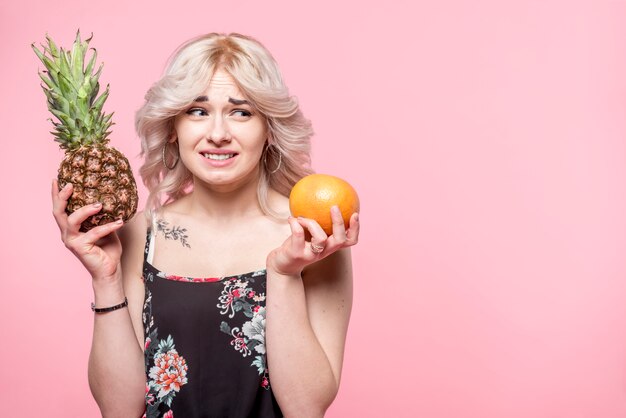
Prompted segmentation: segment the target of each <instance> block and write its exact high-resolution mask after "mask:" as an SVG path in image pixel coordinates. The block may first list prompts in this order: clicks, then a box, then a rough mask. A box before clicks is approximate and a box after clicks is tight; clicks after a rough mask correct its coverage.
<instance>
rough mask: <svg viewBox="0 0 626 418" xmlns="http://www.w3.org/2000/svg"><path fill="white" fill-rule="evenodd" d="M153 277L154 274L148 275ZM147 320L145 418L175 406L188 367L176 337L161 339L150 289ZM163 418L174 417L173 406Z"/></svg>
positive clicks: (145, 303) (145, 306) (156, 417)
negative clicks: (173, 402) (155, 321)
mask: <svg viewBox="0 0 626 418" xmlns="http://www.w3.org/2000/svg"><path fill="white" fill-rule="evenodd" d="M145 279H147V280H152V279H153V277H149V278H145ZM143 323H144V326H145V327H146V329H145V334H146V335H148V337H146V340H145V345H144V349H145V362H146V370H148V381H147V384H146V395H145V396H146V413H145V414H144V417H145V418H158V417H159V407H160V406H161V405H166V406H167V407H171V406H172V401H173V399H174V397H175V396H176V393H177V392H179V391H180V389H181V387H182V386H183V385H185V384H187V382H188V381H187V371H188V369H189V368H188V366H187V362H186V360H185V358H184V357H183V356H181V355H180V354H179V353H178V351H177V350H176V347H175V345H174V339H173V338H172V336H171V335H168V336H167V338H165V339H159V338H158V329H157V328H156V327H154V318H153V316H152V294H151V293H150V291H149V290H147V289H146V299H145V302H144V309H143ZM162 417H163V418H173V417H174V413H173V412H172V410H171V409H170V410H169V411H167V412H166V413H165V414H164V415H163V416H162Z"/></svg>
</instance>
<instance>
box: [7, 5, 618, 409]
mask: <svg viewBox="0 0 626 418" xmlns="http://www.w3.org/2000/svg"><path fill="white" fill-rule="evenodd" d="M127 3H128V4H127ZM60 15H62V16H63V17H62V18H59V17H58V16H60ZM78 27H80V28H81V29H82V30H83V32H85V33H89V32H91V31H93V32H94V34H95V36H94V41H93V45H94V46H96V47H97V48H98V49H99V52H100V58H101V59H103V60H104V62H105V69H104V73H103V76H102V79H103V81H104V82H109V83H111V96H110V100H109V103H108V107H107V108H108V110H109V111H111V110H115V119H114V120H115V122H116V125H115V127H114V134H113V136H112V142H113V144H114V145H115V146H117V147H118V148H120V149H121V150H122V151H123V152H125V153H127V155H129V156H135V155H136V154H137V153H138V151H139V145H138V141H137V139H136V137H135V134H134V130H133V114H134V111H135V110H136V109H137V108H138V106H139V105H140V104H141V102H142V98H143V94H144V92H145V91H146V89H147V88H148V87H149V86H150V83H151V82H152V81H154V80H155V79H156V77H157V76H158V74H159V73H160V72H161V70H162V68H163V65H164V62H165V60H166V58H167V57H168V55H169V53H170V52H171V51H172V50H173V49H174V48H175V47H176V46H177V45H178V44H179V43H181V42H182V41H184V40H186V39H187V38H189V37H192V36H195V35H198V34H200V33H203V32H208V31H239V32H243V33H248V34H252V35H254V36H256V37H258V38H259V39H260V40H261V41H263V42H264V43H265V44H266V45H267V46H268V47H269V48H270V50H272V51H273V53H274V54H275V56H276V57H277V59H278V60H279V62H280V63H281V66H282V68H283V71H284V74H285V77H286V79H287V82H288V84H289V85H290V88H291V90H292V92H293V93H294V94H296V95H297V96H298V97H299V98H300V102H301V104H302V107H303V109H304V111H305V113H306V114H307V115H308V116H309V117H310V118H311V119H312V120H313V121H314V126H315V128H316V132H317V136H316V137H315V141H314V147H315V149H314V163H315V166H316V168H317V170H318V171H320V172H328V173H332V174H336V175H339V176H342V177H345V178H346V179H348V180H350V181H351V182H352V183H353V184H354V185H355V187H356V188H357V190H359V192H360V194H361V199H362V215H361V219H362V224H363V228H362V241H361V243H360V244H359V246H358V247H357V248H355V249H354V259H355V270H356V278H355V280H356V289H355V306H354V311H353V317H352V325H351V329H350V332H349V340H348V347H347V354H346V360H345V369H344V377H343V385H342V388H341V392H340V394H339V396H338V399H337V401H336V402H335V404H334V405H333V406H332V408H331V409H330V411H329V413H328V417H351V416H355V417H356V416H358V417H382V416H394V417H432V418H458V417H468V418H474V417H475V418H478V417H480V418H503V417H505V418H528V417H533V418H535V417H536V418H553V417H567V418H582V417H585V418H587V417H588V418H591V417H593V418H617V417H624V416H626V362H625V359H626V303H625V296H626V262H625V259H624V253H625V252H626V220H625V216H624V214H625V213H626V188H625V181H624V179H625V178H626V139H625V138H626V122H625V121H626V119H625V117H624V115H625V111H626V41H625V39H626V2H624V1H617V0H615V1H600V0H596V1H587V2H581V1H571V0H570V1H548V0H544V1H525V0H518V1H507V2H503V1H496V0H493V1H461V0H456V1H452V0H445V1H439V2H437V1H432V2H424V1H409V0H406V1H400V0H398V1H384V2H357V1H343V2H342V1H330V0H328V1H326V0H324V1H322V0H318V1H312V2H296V1H287V0H281V1H278V0H276V1H259V2H251V1H246V0H242V1H240V2H236V3H232V2H213V1H211V2H162V1H147V0H141V1H129V2H126V1H122V0H111V1H107V2H101V3H98V2H95V3H87V2H83V1H79V0H61V5H59V4H58V3H57V2H51V1H49V2H33V1H32V0H27V1H15V2H2V5H0V35H1V39H2V46H1V47H0V63H1V64H0V97H1V99H0V120H1V122H2V126H3V127H4V130H3V133H4V135H3V141H2V143H3V145H2V148H1V149H2V151H1V152H0V171H1V175H0V182H1V184H2V190H3V197H2V202H3V204H2V205H0V219H3V220H4V222H3V225H2V229H1V234H2V240H1V242H2V245H3V251H2V252H1V254H2V255H1V257H2V263H1V266H2V274H1V276H2V279H1V281H0V295H1V296H0V298H1V299H2V303H0V329H1V333H0V335H1V337H0V338H1V340H0V358H2V359H3V361H2V367H0V370H1V372H0V374H1V376H2V377H1V378H0V405H1V407H0V411H1V415H2V416H10V417H41V416H44V415H45V416H47V417H95V416H97V415H98V414H97V409H96V407H95V404H94V402H93V401H92V399H91V397H90V394H89V390H88V387H87V380H86V367H87V356H88V351H89V345H90V339H91V321H92V314H91V312H90V310H89V303H90V301H91V298H92V292H91V287H90V283H89V277H88V276H87V274H86V273H85V272H84V271H83V270H82V268H81V266H80V265H79V264H78V262H77V261H75V260H74V258H73V257H72V256H71V255H70V254H69V253H68V252H67V251H66V250H65V248H64V247H63V245H62V244H61V242H60V240H59V236H58V233H57V230H56V225H55V224H54V222H53V219H52V217H51V215H50V202H49V190H48V189H49V185H50V180H51V179H52V178H53V177H54V176H55V174H56V167H57V166H58V163H59V161H60V158H61V153H60V151H58V149H57V147H56V145H55V144H54V143H53V141H52V139H51V135H49V134H48V131H49V130H50V124H49V122H47V121H46V119H47V118H48V114H47V111H46V108H45V103H44V96H43V94H42V92H41V90H40V88H39V81H38V78H37V74H36V71H37V68H38V62H37V60H36V57H35V55H34V54H33V53H32V51H31V49H30V46H29V45H30V43H31V42H33V41H38V42H39V41H42V40H43V37H44V35H45V33H46V32H48V33H50V35H52V36H53V37H55V39H57V40H58V41H59V43H61V44H64V45H68V44H69V43H70V42H71V41H72V39H73V35H74V32H75V30H76V29H77V28H78ZM138 166H139V162H138V160H137V159H135V160H134V167H135V169H136V168H137V167H138ZM142 197H145V193H144V192H143V190H142Z"/></svg>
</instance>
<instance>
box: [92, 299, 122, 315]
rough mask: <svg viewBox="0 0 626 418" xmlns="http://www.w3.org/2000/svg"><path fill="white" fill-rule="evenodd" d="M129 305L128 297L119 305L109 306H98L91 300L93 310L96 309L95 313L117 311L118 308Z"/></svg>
mask: <svg viewBox="0 0 626 418" xmlns="http://www.w3.org/2000/svg"><path fill="white" fill-rule="evenodd" d="M127 306H128V298H124V302H122V303H120V304H119V305H115V306H109V307H108V308H96V304H95V303H93V302H91V310H92V311H94V312H95V313H106V312H111V311H116V310H118V309H121V308H125V307H127Z"/></svg>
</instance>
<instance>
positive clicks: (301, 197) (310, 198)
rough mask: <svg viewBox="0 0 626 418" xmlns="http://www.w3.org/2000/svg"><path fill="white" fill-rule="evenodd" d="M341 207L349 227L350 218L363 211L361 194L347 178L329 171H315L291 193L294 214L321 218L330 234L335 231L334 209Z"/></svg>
mask: <svg viewBox="0 0 626 418" xmlns="http://www.w3.org/2000/svg"><path fill="white" fill-rule="evenodd" d="M334 205H337V206H339V210H340V211H341V216H342V217H343V222H344V224H345V227H346V229H348V227H349V226H350V217H351V216H352V214H353V213H354V212H359V210H360V202H359V196H358V195H357V193H356V190H354V187H352V186H351V185H350V183H348V182H347V181H345V180H343V179H340V178H339V177H335V176H331V175H329V174H311V175H308V176H306V177H303V178H302V179H300V181H298V182H297V183H296V184H295V185H294V186H293V188H292V189H291V193H290V194H289V210H290V211H291V215H292V216H294V217H298V216H302V217H304V218H310V219H314V220H316V221H317V223H319V224H320V226H321V227H322V229H323V230H324V232H326V235H329V236H330V235H332V233H333V221H332V218H331V216H330V208H331V207H332V206H334Z"/></svg>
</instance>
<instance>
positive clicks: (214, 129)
mask: <svg viewBox="0 0 626 418" xmlns="http://www.w3.org/2000/svg"><path fill="white" fill-rule="evenodd" d="M207 139H208V140H209V141H211V142H213V143H214V144H219V143H222V142H230V139H231V136H230V132H229V130H228V125H227V123H226V121H224V119H223V118H222V117H221V116H219V115H218V116H216V117H215V119H213V123H212V124H211V126H210V127H209V132H208V136H207Z"/></svg>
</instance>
